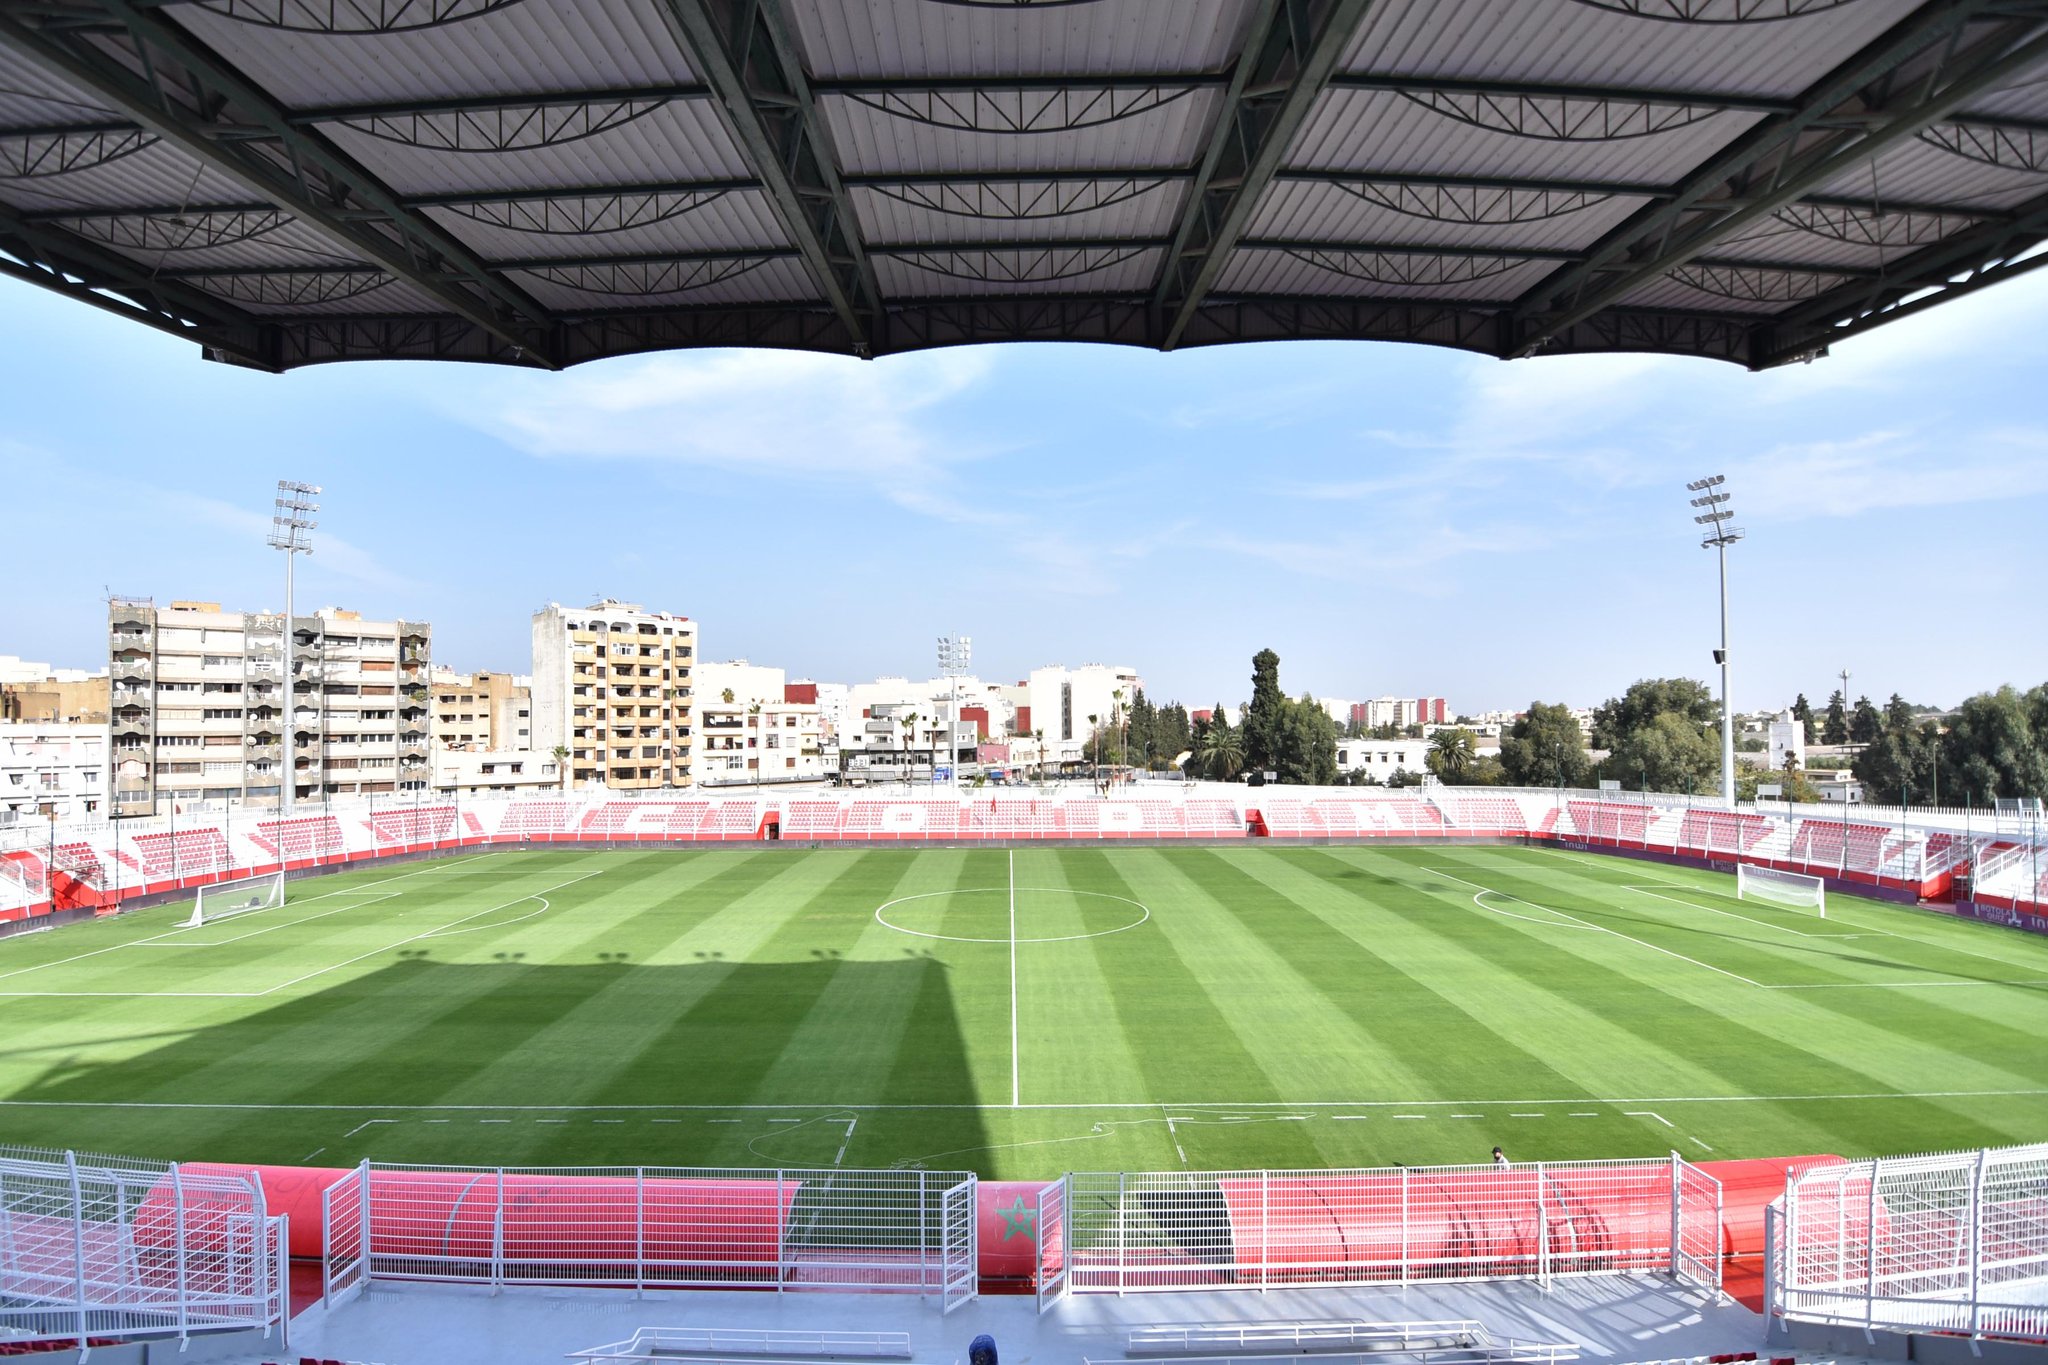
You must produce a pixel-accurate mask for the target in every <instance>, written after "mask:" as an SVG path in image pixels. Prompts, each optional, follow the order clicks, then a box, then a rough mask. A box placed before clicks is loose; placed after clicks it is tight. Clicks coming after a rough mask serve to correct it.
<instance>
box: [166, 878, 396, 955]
mask: <svg viewBox="0 0 2048 1365" xmlns="http://www.w3.org/2000/svg"><path fill="white" fill-rule="evenodd" d="M404 894H405V893H404V892H403V891H373V892H371V893H370V894H369V895H367V896H365V897H364V898H363V901H362V904H360V905H337V906H335V907H334V908H333V909H332V910H322V911H321V912H320V913H319V914H317V915H307V916H306V917H305V918H304V919H288V920H285V921H283V922H282V923H279V924H266V925H264V926H263V927H262V928H261V929H251V930H250V931H249V932H248V933H246V934H231V935H229V936H228V937H227V938H194V939H175V940H172V939H170V936H169V935H166V934H159V935H157V936H156V937H154V938H144V939H137V940H136V941H135V942H133V943H130V944H127V945H126V946H127V947H130V948H221V947H225V946H226V945H228V944H230V943H240V942H241V941H242V940H243V939H245V938H255V937H256V936H257V935H258V934H274V933H276V932H277V931H278V930H280V929H291V928H295V927H297V926H298V925H301V924H311V923H312V922H313V921H314V920H316V919H326V918H327V917H328V916H329V915H345V914H347V913H348V912H349V911H351V910H361V909H363V908H364V906H369V905H376V904H378V903H380V902H383V901H390V900H397V899H398V898H399V897H400V896H402V895H404ZM298 903H299V904H305V902H303V901H301V902H298ZM280 908H282V907H280ZM250 913H251V914H259V915H260V914H262V913H263V912H262V911H260V910H256V911H251V912H250ZM194 927H195V928H202V929H203V928H205V927H206V926H204V925H195V926H194ZM172 932H174V933H175V932H179V931H176V930H174V931H172Z"/></svg>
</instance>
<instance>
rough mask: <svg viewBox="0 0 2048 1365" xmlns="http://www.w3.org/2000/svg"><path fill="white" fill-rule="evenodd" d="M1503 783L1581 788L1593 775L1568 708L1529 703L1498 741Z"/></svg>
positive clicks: (1591, 759) (1590, 758)
mask: <svg viewBox="0 0 2048 1365" xmlns="http://www.w3.org/2000/svg"><path fill="white" fill-rule="evenodd" d="M1500 766H1501V772H1502V775H1503V778H1504V780H1505V781H1506V782H1507V783H1508V784H1509V785H1510V786H1516V787H1550V786H1563V787H1583V786H1586V785H1588V781H1589V779H1590V778H1591V776H1592V773H1593V756H1592V755H1591V754H1589V753H1587V752H1586V740H1585V736H1584V735H1583V734H1582V733H1581V732H1580V730H1579V722H1578V721H1577V720H1576V719H1575V718H1574V717H1573V716H1572V713H1571V708H1570V707H1568V706H1565V705H1564V704H1563V703H1561V702H1560V703H1554V704H1553V703H1550V702H1540V701H1537V702H1531V703H1529V709H1528V710H1527V711H1524V712H1523V713H1522V714H1521V715H1519V716H1517V717H1516V718H1515V723H1514V724H1513V725H1511V726H1509V727H1508V731H1507V733H1506V734H1504V735H1502V736H1501V740H1500Z"/></svg>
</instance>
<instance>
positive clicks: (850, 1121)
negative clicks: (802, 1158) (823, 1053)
mask: <svg viewBox="0 0 2048 1365" xmlns="http://www.w3.org/2000/svg"><path fill="white" fill-rule="evenodd" d="M658 1121H659V1120H657V1122H658ZM859 1122H860V1116H859V1115H857V1114H856V1115H850V1116H848V1118H847V1120H846V1136H845V1137H843V1138H841V1139H840V1140H839V1151H838V1152H837V1153H836V1154H835V1155H834V1156H833V1158H832V1164H833V1165H834V1166H837V1165H838V1164H839V1163H840V1162H842V1161H844V1160H846V1149H847V1147H848V1146H849V1145H850V1144H851V1143H852V1142H853V1128H854V1125H855V1124H857V1123H859Z"/></svg>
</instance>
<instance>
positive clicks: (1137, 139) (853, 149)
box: [818, 90, 1220, 174]
mask: <svg viewBox="0 0 2048 1365" xmlns="http://www.w3.org/2000/svg"><path fill="white" fill-rule="evenodd" d="M1219 102H1220V101H1219V97H1218V95H1217V92H1215V91H1214V90H1190V91H1188V92H1186V93H1184V94H1176V95H1174V96H1173V97H1172V98H1171V99H1169V100H1168V101H1167V102H1165V103H1162V104H1158V105H1153V106H1150V107H1148V108H1146V109H1145V110H1144V111H1143V112H1140V113H1133V114H1130V115H1129V116H1127V117H1123V118H1118V119H1116V120H1115V121H1113V122H1105V123H1099V124H1095V125H1094V126H1091V127H1082V128H1076V129H1072V130H1070V131H1047V132H1032V133H1010V132H985V131H970V130H964V129H961V128H955V127H941V126H937V125H934V124H931V123H923V122H918V121H916V120H914V119H909V118H901V117H898V116H897V115H895V114H890V113H885V112H883V111H882V110H879V109H876V108H873V107H872V106H870V105H867V104H863V103H860V102H858V101H856V100H854V99H852V98H850V97H848V96H843V95H827V96H823V97H821V98H820V99H819V101H818V107H819V108H820V109H822V110H824V112H825V117H826V119H827V121H828V123H829V124H830V127H831V134H832V142H833V145H834V146H835V147H836V148H837V150H838V153H839V161H840V169H841V170H843V171H846V172H849V173H853V174H871V173H877V172H883V171H959V170H974V171H992V172H997V173H1000V172H1002V171H1024V170H1033V171H1052V170H1074V169H1079V170H1091V169H1095V168H1099V167H1123V166H1192V165H1193V164H1194V162H1195V159H1196V158H1197V157H1198V156H1200V155H1201V152H1202V149H1203V147H1204V146H1206V144H1207V140H1208V132H1209V123H1210V121H1211V120H1212V119H1213V118H1214V117H1215V114H1216V107H1217V105H1218V103H1219ZM1034 107H1036V106H1034ZM1006 112H1010V111H1006ZM971 113H972V111H970V116H971Z"/></svg>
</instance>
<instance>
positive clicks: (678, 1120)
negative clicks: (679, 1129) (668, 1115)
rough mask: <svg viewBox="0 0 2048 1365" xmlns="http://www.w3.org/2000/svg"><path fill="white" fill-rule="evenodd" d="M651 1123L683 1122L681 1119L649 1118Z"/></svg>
mask: <svg viewBox="0 0 2048 1365" xmlns="http://www.w3.org/2000/svg"><path fill="white" fill-rule="evenodd" d="M647 1121H648V1122H649V1123H681V1122H682V1120H681V1119H649V1120H647Z"/></svg>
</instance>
